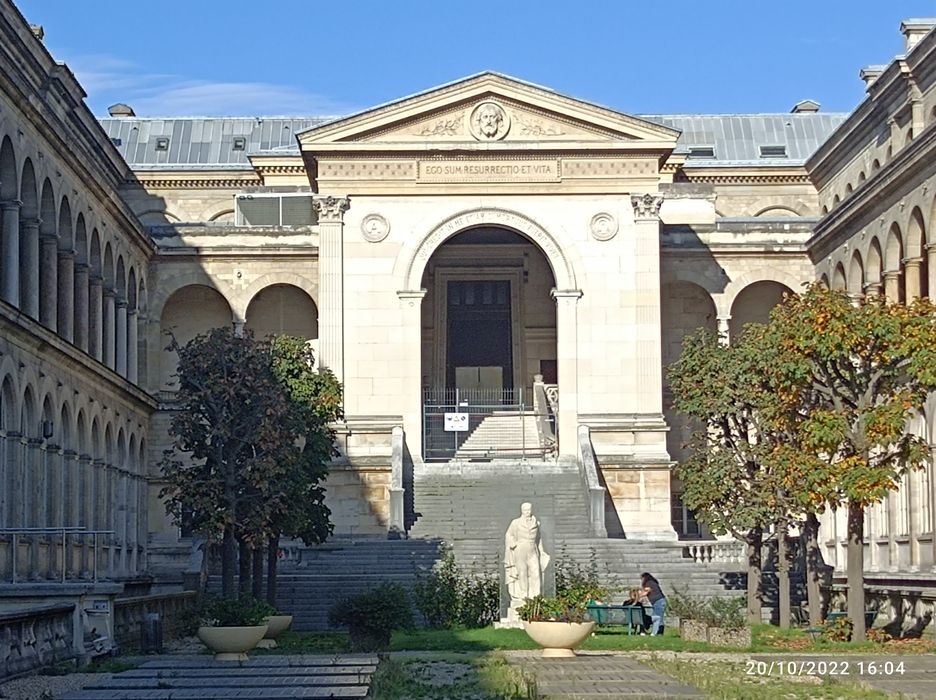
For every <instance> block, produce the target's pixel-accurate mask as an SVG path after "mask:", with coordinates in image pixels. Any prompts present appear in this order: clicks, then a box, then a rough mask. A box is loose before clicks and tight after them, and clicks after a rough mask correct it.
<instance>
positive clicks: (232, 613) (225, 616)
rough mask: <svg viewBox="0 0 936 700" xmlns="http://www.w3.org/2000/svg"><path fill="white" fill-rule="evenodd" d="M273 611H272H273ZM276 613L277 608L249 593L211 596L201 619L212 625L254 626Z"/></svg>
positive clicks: (203, 608)
mask: <svg viewBox="0 0 936 700" xmlns="http://www.w3.org/2000/svg"><path fill="white" fill-rule="evenodd" d="M271 611H272V612H271ZM274 614H276V609H275V608H273V607H272V606H271V605H269V604H268V603H266V602H265V601H262V600H258V599H256V598H254V597H252V596H249V595H242V596H238V597H236V598H220V597H218V598H209V599H208V600H206V601H205V604H204V606H203V607H202V610H201V615H200V617H201V620H202V623H203V624H205V625H209V626H212V627H253V626H256V625H262V624H263V620H264V619H265V618H267V617H269V616H270V615H274Z"/></svg>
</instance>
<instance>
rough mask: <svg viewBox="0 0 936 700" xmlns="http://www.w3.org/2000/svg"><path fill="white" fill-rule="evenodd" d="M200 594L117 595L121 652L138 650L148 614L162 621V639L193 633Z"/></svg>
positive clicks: (117, 634)
mask: <svg viewBox="0 0 936 700" xmlns="http://www.w3.org/2000/svg"><path fill="white" fill-rule="evenodd" d="M196 602H197V593H196V592H195V591H184V592H182V593H163V594H157V595H144V596H136V597H133V598H118V599H117V600H115V601H114V636H115V637H116V640H117V645H118V648H119V649H120V651H121V653H128V652H130V653H138V652H140V651H141V648H140V645H141V642H142V638H143V622H144V621H145V619H146V615H147V614H149V613H158V614H159V617H160V619H161V620H162V626H163V641H164V642H167V641H169V640H170V639H176V638H178V637H182V636H185V635H186V634H191V632H192V631H193V627H194V624H195V607H196Z"/></svg>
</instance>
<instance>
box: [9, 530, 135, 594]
mask: <svg viewBox="0 0 936 700" xmlns="http://www.w3.org/2000/svg"><path fill="white" fill-rule="evenodd" d="M115 532H116V531H115V530H89V529H87V528H85V527H10V528H0V537H9V538H10V583H16V579H17V576H18V571H17V562H18V560H19V544H20V540H19V538H22V537H27V538H30V543H31V544H32V543H33V542H34V541H35V540H34V538H36V537H41V536H42V535H55V536H56V537H57V536H59V535H60V536H61V545H62V574H61V582H62V583H65V582H66V580H67V578H68V559H67V554H66V552H67V551H68V537H69V535H71V536H77V537H82V538H84V537H87V536H88V535H90V536H91V541H92V544H91V547H92V552H93V554H92V557H91V560H92V564H91V580H92V581H94V582H95V583H97V581H98V548H99V544H100V540H99V539H98V536H99V535H113V534H115ZM86 542H87V540H85V544H84V546H85V547H86V546H87V544H86ZM111 546H113V545H111ZM51 557H52V559H51V560H50V568H51V567H52V566H54V564H53V563H52V562H54V558H55V554H54V553H52V554H51ZM79 578H80V577H79Z"/></svg>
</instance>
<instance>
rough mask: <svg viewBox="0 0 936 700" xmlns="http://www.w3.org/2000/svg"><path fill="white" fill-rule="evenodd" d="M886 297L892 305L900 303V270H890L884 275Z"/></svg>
mask: <svg viewBox="0 0 936 700" xmlns="http://www.w3.org/2000/svg"><path fill="white" fill-rule="evenodd" d="M884 296H885V297H886V298H887V301H889V302H891V303H892V304H893V303H896V302H898V301H900V271H899V270H890V271H888V272H885V273H884Z"/></svg>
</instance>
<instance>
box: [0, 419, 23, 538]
mask: <svg viewBox="0 0 936 700" xmlns="http://www.w3.org/2000/svg"><path fill="white" fill-rule="evenodd" d="M2 446H3V452H2V453H0V457H3V465H2V466H0V469H2V472H3V481H2V482H0V492H2V493H0V499H2V500H3V525H4V526H5V527H22V523H21V522H19V520H18V518H19V505H20V504H19V502H18V498H17V496H18V488H19V484H20V483H21V481H22V480H21V478H20V472H21V470H22V457H23V437H22V435H20V434H19V433H18V432H16V431H13V430H9V431H7V433H6V435H5V436H4V438H3V445H2Z"/></svg>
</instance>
